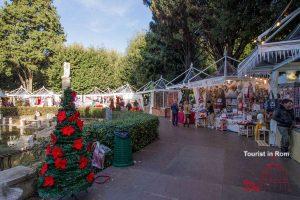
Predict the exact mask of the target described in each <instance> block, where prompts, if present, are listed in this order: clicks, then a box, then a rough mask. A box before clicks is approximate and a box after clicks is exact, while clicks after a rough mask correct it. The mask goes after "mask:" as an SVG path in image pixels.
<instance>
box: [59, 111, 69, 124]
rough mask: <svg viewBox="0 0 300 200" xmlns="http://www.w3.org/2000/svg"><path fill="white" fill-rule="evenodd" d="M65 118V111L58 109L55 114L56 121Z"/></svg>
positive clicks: (61, 120) (60, 121)
mask: <svg viewBox="0 0 300 200" xmlns="http://www.w3.org/2000/svg"><path fill="white" fill-rule="evenodd" d="M66 118H67V115H66V112H65V111H59V112H58V114H57V121H58V122H59V123H62V122H63V121H64V120H65V119H66Z"/></svg>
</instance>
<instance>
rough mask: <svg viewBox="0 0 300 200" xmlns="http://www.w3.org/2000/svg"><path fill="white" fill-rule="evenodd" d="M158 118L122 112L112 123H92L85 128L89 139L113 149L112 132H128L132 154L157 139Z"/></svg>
mask: <svg viewBox="0 0 300 200" xmlns="http://www.w3.org/2000/svg"><path fill="white" fill-rule="evenodd" d="M158 126H159V120H158V117H156V116H153V115H149V114H145V113H139V112H123V113H122V115H120V117H119V118H117V119H114V120H112V121H103V122H94V123H92V124H90V125H87V126H86V127H85V130H86V132H88V133H90V139H97V140H98V141H99V142H100V143H101V144H104V145H106V146H108V147H109V148H111V149H112V150H113V149H114V132H115V131H116V130H120V131H129V133H130V136H131V139H132V143H133V147H132V148H133V152H136V151H139V150H141V149H142V148H144V147H145V146H147V145H148V144H150V143H151V142H153V141H154V140H156V139H157V138H158Z"/></svg>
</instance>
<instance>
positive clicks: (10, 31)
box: [0, 0, 65, 91]
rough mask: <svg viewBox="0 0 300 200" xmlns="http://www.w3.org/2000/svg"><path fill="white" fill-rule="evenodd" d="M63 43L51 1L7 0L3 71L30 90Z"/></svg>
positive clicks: (0, 20) (2, 20) (0, 52)
mask: <svg viewBox="0 0 300 200" xmlns="http://www.w3.org/2000/svg"><path fill="white" fill-rule="evenodd" d="M64 41H65V35H64V31H63V28H62V26H61V24H60V20H59V17H58V15H57V12H56V8H55V7H54V6H53V2H52V0H35V1H31V0H13V1H10V2H7V1H5V3H4V7H3V8H2V9H0V71H1V72H2V73H3V72H4V73H5V75H6V76H7V77H9V78H11V77H12V76H14V77H18V82H20V83H21V84H22V85H23V86H24V87H26V88H27V89H28V90H29V91H32V87H33V81H35V80H36V79H40V78H43V75H44V72H45V70H46V69H47V68H48V67H49V66H50V64H51V56H52V55H53V54H55V53H56V52H57V49H58V47H59V46H60V45H62V44H63V42H64ZM34 79H35V80H34Z"/></svg>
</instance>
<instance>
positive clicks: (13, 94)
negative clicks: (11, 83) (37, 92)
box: [7, 86, 32, 97]
mask: <svg viewBox="0 0 300 200" xmlns="http://www.w3.org/2000/svg"><path fill="white" fill-rule="evenodd" d="M30 95H32V93H30V92H28V91H27V90H26V89H25V88H24V87H23V86H20V87H19V88H17V89H15V90H13V91H11V92H8V93H7V96H9V97H25V96H30Z"/></svg>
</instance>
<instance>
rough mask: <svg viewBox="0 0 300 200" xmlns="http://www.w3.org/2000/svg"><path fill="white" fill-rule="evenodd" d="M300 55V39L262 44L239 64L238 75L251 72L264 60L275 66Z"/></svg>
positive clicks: (295, 58)
mask: <svg viewBox="0 0 300 200" xmlns="http://www.w3.org/2000/svg"><path fill="white" fill-rule="evenodd" d="M299 57H300V40H289V41H281V42H273V43H266V44H261V45H258V46H257V48H256V49H255V50H254V51H253V52H252V54H251V55H250V56H248V57H247V58H246V59H245V60H244V61H243V62H242V63H241V64H240V65H239V68H238V75H239V76H243V75H246V74H249V73H251V71H252V70H254V69H255V67H258V66H259V65H260V64H261V63H262V62H269V63H270V65H271V66H274V65H276V64H279V63H282V62H285V61H286V60H288V61H292V60H297V59H298V58H299ZM256 70H257V69H256Z"/></svg>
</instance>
